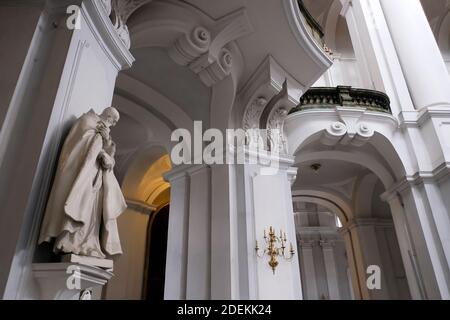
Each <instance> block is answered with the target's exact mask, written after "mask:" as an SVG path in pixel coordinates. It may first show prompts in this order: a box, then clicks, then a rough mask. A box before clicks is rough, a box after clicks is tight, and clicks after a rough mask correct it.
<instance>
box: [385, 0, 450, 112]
mask: <svg viewBox="0 0 450 320" xmlns="http://www.w3.org/2000/svg"><path fill="white" fill-rule="evenodd" d="M380 2H381V6H382V8H383V12H384V14H385V17H386V21H387V24H388V26H389V30H390V32H391V36H392V39H393V41H394V45H395V48H396V51H397V55H398V57H399V60H400V63H401V66H402V70H403V73H404V75H405V78H406V82H407V83H408V88H409V91H410V94H411V96H412V99H413V101H414V105H415V107H416V109H422V108H426V107H431V106H450V90H449V88H450V75H449V73H448V72H447V69H446V66H445V63H444V60H443V58H442V55H441V52H440V50H439V47H438V45H437V42H436V40H435V38H434V36H433V32H432V31H431V28H430V25H429V23H428V20H427V18H426V16H425V12H424V10H423V8H422V5H421V3H420V1H419V0H396V1H392V0H380Z"/></svg>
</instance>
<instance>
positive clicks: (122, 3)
mask: <svg viewBox="0 0 450 320" xmlns="http://www.w3.org/2000/svg"><path fill="white" fill-rule="evenodd" d="M151 1H152V0H112V1H111V0H102V3H103V5H104V7H105V8H106V9H107V10H109V11H110V15H111V21H112V23H113V25H114V28H116V30H117V33H118V35H119V37H120V39H121V40H122V41H123V43H124V44H125V45H126V47H127V48H128V49H129V48H130V46H131V40H130V33H129V31H128V27H127V21H128V19H129V18H130V16H131V15H132V14H133V13H134V12H135V11H136V10H137V9H139V8H140V7H142V6H143V5H145V4H147V3H149V2H151ZM109 3H110V5H108V4H109ZM109 7H111V9H109Z"/></svg>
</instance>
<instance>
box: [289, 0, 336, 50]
mask: <svg viewBox="0 0 450 320" xmlns="http://www.w3.org/2000/svg"><path fill="white" fill-rule="evenodd" d="M297 3H298V7H299V9H300V12H301V13H302V18H303V20H304V21H303V23H304V24H305V26H306V27H307V29H308V32H309V33H310V34H311V36H312V37H313V39H314V41H315V42H316V43H317V44H318V45H319V47H321V48H322V49H323V50H324V51H325V52H326V53H327V54H328V55H331V54H332V52H331V50H330V49H328V47H327V46H326V44H325V41H324V36H325V34H324V32H323V29H322V26H321V25H320V24H319V23H318V22H317V21H316V19H314V17H313V16H312V15H311V13H310V12H309V11H308V9H307V8H306V6H305V4H304V3H303V0H297Z"/></svg>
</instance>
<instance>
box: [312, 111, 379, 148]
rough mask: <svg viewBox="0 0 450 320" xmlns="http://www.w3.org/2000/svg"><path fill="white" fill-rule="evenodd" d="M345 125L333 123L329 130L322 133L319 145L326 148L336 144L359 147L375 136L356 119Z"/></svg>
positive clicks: (365, 125) (364, 124)
mask: <svg viewBox="0 0 450 320" xmlns="http://www.w3.org/2000/svg"><path fill="white" fill-rule="evenodd" d="M351 120H352V121H350V122H349V123H347V124H344V123H342V122H339V121H337V122H333V123H332V124H331V125H330V127H329V128H327V129H326V130H325V131H324V134H323V135H322V137H321V140H320V141H321V143H322V144H324V145H327V146H334V145H336V144H337V143H341V144H343V145H347V144H351V145H352V146H355V147H361V146H363V145H364V144H365V143H367V141H369V139H370V138H372V137H373V135H374V134H375V132H374V130H373V129H372V128H370V126H369V125H367V124H366V123H359V122H357V121H358V119H357V118H356V119H355V118H352V119H351Z"/></svg>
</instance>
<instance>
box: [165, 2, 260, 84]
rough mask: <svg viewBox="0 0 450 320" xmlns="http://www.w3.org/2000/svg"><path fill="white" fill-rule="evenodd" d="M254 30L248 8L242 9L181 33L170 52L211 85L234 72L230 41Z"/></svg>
mask: <svg viewBox="0 0 450 320" xmlns="http://www.w3.org/2000/svg"><path fill="white" fill-rule="evenodd" d="M252 30H253V28H252V26H251V24H250V20H249V18H248V16H247V13H246V11H245V9H241V10H239V11H237V12H235V13H232V14H230V15H227V16H225V17H223V18H222V19H220V20H218V21H217V22H216V23H215V24H214V25H212V26H209V28H206V27H204V26H197V27H195V28H194V29H193V30H191V31H190V32H188V33H186V34H183V35H181V36H180V37H179V38H178V39H177V40H176V41H175V43H174V44H173V46H172V47H171V48H169V56H170V57H171V58H172V60H173V61H175V62H176V63H177V64H179V65H182V66H188V67H189V68H190V69H191V70H192V71H193V72H195V73H196V74H198V75H199V77H200V79H201V80H202V82H203V83H204V84H205V85H206V86H208V87H211V86H213V85H214V84H216V83H218V82H219V81H221V80H223V79H224V78H226V77H227V76H229V75H230V74H231V71H232V67H233V50H232V49H231V48H230V47H228V44H230V43H231V42H232V41H234V40H237V39H239V38H240V37H243V36H245V35H247V34H249V33H251V32H252Z"/></svg>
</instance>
